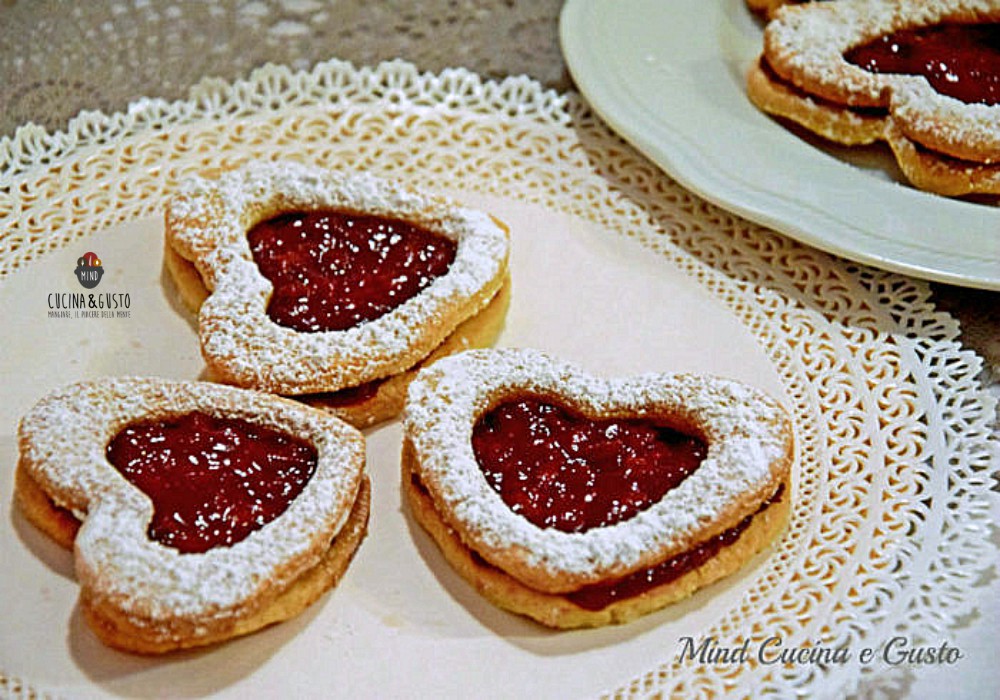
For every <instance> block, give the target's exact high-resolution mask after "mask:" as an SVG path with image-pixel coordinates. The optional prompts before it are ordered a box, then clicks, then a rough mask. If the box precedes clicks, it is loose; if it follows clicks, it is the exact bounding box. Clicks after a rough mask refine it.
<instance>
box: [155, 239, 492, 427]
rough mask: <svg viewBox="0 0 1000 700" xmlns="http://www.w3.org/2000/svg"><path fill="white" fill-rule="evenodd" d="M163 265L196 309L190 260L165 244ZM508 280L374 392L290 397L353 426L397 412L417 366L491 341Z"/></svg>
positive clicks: (202, 294) (204, 293)
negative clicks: (345, 397) (354, 397)
mask: <svg viewBox="0 0 1000 700" xmlns="http://www.w3.org/2000/svg"><path fill="white" fill-rule="evenodd" d="M163 260H164V266H165V267H166V270H167V271H168V273H169V274H170V276H171V278H172V279H173V281H174V286H175V287H176V289H177V294H178V297H179V298H180V300H181V302H182V303H183V304H184V306H185V307H187V309H188V310H189V311H191V312H192V313H197V312H198V309H199V308H200V307H201V304H202V302H204V301H205V299H206V298H208V294H209V292H208V289H207V288H206V287H205V283H204V281H203V280H202V278H201V275H199V274H198V270H197V268H196V267H195V266H194V264H193V263H191V262H190V261H188V260H186V259H184V258H183V257H181V256H180V255H179V254H178V253H177V252H176V251H175V250H174V249H173V248H172V247H171V246H170V245H169V244H168V245H166V246H165V249H164V255H163ZM510 297H511V280H510V275H509V274H508V275H507V276H506V277H505V278H504V281H503V284H502V285H501V287H500V289H499V290H498V291H497V293H496V294H495V295H494V296H493V298H492V299H491V300H490V301H489V303H487V304H486V306H485V307H483V309H482V310H481V311H479V312H478V313H477V314H475V315H474V316H472V317H471V318H468V319H466V320H465V321H463V322H462V323H461V324H459V325H458V327H457V328H455V330H454V331H453V332H452V333H451V335H449V336H448V337H447V338H445V340H444V342H443V343H441V344H440V345H439V346H438V347H437V348H435V349H434V351H433V352H431V354H430V355H429V356H428V357H427V358H425V359H424V360H422V361H421V362H419V363H418V364H417V365H415V366H413V367H411V368H410V369H407V370H404V371H402V372H399V373H397V374H394V375H392V376H391V377H388V378H386V379H385V380H383V381H381V382H380V383H379V385H378V388H377V390H376V391H375V393H374V394H373V395H372V396H370V397H366V398H363V399H360V400H358V401H357V402H353V403H341V402H339V401H337V400H336V399H333V400H327V399H325V398H324V396H323V395H322V394H304V395H301V396H292V397H290V398H294V399H297V400H299V401H303V402H304V403H307V404H309V405H310V406H313V407H315V408H321V409H323V410H324V411H328V412H330V413H332V414H334V415H335V416H337V417H338V418H340V419H342V420H345V421H347V422H348V423H350V424H351V425H353V426H355V427H356V428H370V427H372V426H374V425H378V424H379V423H382V422H384V421H387V420H390V419H392V418H394V417H395V416H397V415H399V412H400V411H401V410H403V404H404V403H405V402H406V390H407V389H408V388H409V386H410V382H412V381H413V379H414V377H416V375H417V372H418V371H419V370H420V368H421V367H426V366H427V365H430V364H431V363H433V362H434V361H435V360H438V359H440V358H442V357H445V356H447V355H451V354H454V353H456V352H461V351H462V350H468V349H470V348H484V347H488V346H490V345H492V344H493V343H494V342H495V341H496V339H497V337H498V336H499V335H500V332H501V331H502V330H503V326H504V319H505V318H506V316H507V308H508V307H509V306H510Z"/></svg>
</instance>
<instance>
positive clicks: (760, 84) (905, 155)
mask: <svg viewBox="0 0 1000 700" xmlns="http://www.w3.org/2000/svg"><path fill="white" fill-rule="evenodd" d="M747 96H748V97H749V98H750V101H751V102H753V103H754V104H755V105H756V106H757V107H758V108H759V109H760V110H761V111H763V112H766V113H768V114H771V115H773V116H775V117H780V118H782V119H787V120H789V121H791V122H794V123H796V124H798V125H799V126H802V127H804V128H806V129H808V130H809V131H811V132H813V133H815V134H817V135H818V136H821V137H823V138H825V139H827V140H828V141H832V142H834V143H839V144H843V145H845V146H859V145H866V144H871V143H875V142H877V141H885V142H887V143H888V144H889V146H890V147H891V149H892V152H893V154H894V156H895V158H896V160H897V162H898V163H899V167H900V170H901V171H902V172H903V175H904V176H905V177H906V178H907V179H908V180H909V181H910V182H911V183H912V184H913V185H914V186H915V187H917V188H919V189H921V190H925V191H927V192H934V193H937V194H942V195H946V196H949V197H956V196H963V195H970V194H986V195H991V194H1000V164H990V163H980V162H976V161H971V160H963V159H960V158H955V157H953V156H949V155H946V154H944V153H940V152H938V151H936V150H933V149H932V148H929V147H928V146H926V145H922V144H920V143H918V142H916V141H914V140H913V139H912V138H911V137H908V136H907V135H906V134H905V133H904V129H903V127H902V125H900V124H898V123H897V122H896V120H895V119H893V118H891V117H889V116H888V114H887V113H885V112H883V111H882V110H858V109H852V108H850V107H845V106H843V105H838V104H836V103H833V102H830V101H827V100H823V99H821V98H818V97H815V96H813V95H810V94H809V93H808V92H806V91H804V90H801V89H799V88H798V87H796V86H794V85H792V84H790V83H788V82H785V81H784V80H782V79H781V77H780V76H778V75H777V74H776V73H775V72H774V71H773V70H771V69H770V68H768V66H767V65H766V63H765V62H764V60H763V58H761V59H760V60H758V61H755V62H754V64H753V66H751V68H750V70H749V71H748V73H747Z"/></svg>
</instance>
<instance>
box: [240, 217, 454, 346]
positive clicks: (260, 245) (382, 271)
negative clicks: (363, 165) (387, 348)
mask: <svg viewBox="0 0 1000 700" xmlns="http://www.w3.org/2000/svg"><path fill="white" fill-rule="evenodd" d="M247 236H248V239H249V242H250V251H251V253H252V254H253V259H254V262H256V263H257V267H258V268H259V269H260V272H261V274H262V275H264V277H266V278H267V279H268V280H270V281H271V283H272V284H273V285H274V292H273V294H272V296H271V301H270V303H269V305H268V308H267V314H268V316H269V317H270V318H271V320H273V321H274V322H275V323H277V324H279V325H282V326H285V327H288V328H291V329H293V330H296V331H300V332H306V333H316V332H320V331H339V330H344V329H347V328H352V327H354V326H357V325H360V324H362V323H364V322H366V321H372V320H374V319H377V318H379V317H380V316H383V315H384V314H386V313H388V312H390V311H392V309H394V308H396V307H397V306H399V305H401V304H403V303H404V302H406V301H407V300H408V299H411V298H412V297H414V296H416V295H417V294H419V293H420V292H421V291H422V290H423V289H424V288H425V287H427V286H428V285H430V284H431V282H433V281H434V280H435V279H436V278H437V277H440V276H441V275H443V274H445V273H446V272H447V271H448V268H449V267H450V266H451V263H452V262H453V261H454V259H455V250H456V244H455V242H454V241H451V240H450V239H448V238H445V237H444V236H442V235H440V234H437V233H434V232H433V231H429V230H427V229H425V228H422V227H420V226H417V225H415V224H412V223H409V222H407V221H402V220H399V219H390V218H387V217H382V216H375V215H369V214H353V213H350V212H341V211H297V212H289V213H286V214H281V215H279V216H276V217H274V218H272V219H268V220H266V221H262V222H261V223H259V224H257V225H255V226H254V227H253V228H251V229H250V231H249V233H248V234H247Z"/></svg>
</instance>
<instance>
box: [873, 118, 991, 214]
mask: <svg viewBox="0 0 1000 700" xmlns="http://www.w3.org/2000/svg"><path fill="white" fill-rule="evenodd" d="M885 139H886V141H887V142H888V144H889V147H890V148H892V152H893V154H894V155H895V156H896V161H897V162H898V163H899V167H900V170H902V171H903V174H904V175H906V177H907V179H909V180H910V182H912V183H913V184H914V185H915V186H916V187H919V188H920V189H922V190H927V191H929V192H937V193H938V194H943V195H947V196H949V197H960V196H964V195H970V194H987V195H1000V163H994V164H991V165H986V164H983V163H972V162H969V161H964V160H960V159H958V158H951V157H948V156H944V155H939V154H937V153H935V152H934V151H929V150H927V149H926V148H923V147H922V146H921V145H920V144H919V143H917V142H916V141H914V140H912V139H911V138H909V137H908V136H907V134H906V133H904V131H903V129H902V128H901V127H900V125H899V124H897V123H896V122H895V120H892V119H890V120H889V124H888V125H887V126H886V130H885Z"/></svg>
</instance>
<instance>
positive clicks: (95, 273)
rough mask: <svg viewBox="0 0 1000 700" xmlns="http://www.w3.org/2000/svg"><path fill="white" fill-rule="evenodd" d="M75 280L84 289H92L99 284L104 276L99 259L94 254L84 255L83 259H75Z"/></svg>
mask: <svg viewBox="0 0 1000 700" xmlns="http://www.w3.org/2000/svg"><path fill="white" fill-rule="evenodd" d="M74 272H75V273H76V278H77V279H78V280H79V281H80V284H82V285H83V286H84V287H85V288H86V289H93V288H94V287H96V286H97V285H98V284H100V283H101V277H103V276H104V267H103V266H102V265H101V259H100V258H99V257H97V254H96V253H89V252H88V253H84V254H83V257H80V258H77V261H76V270H74Z"/></svg>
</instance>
